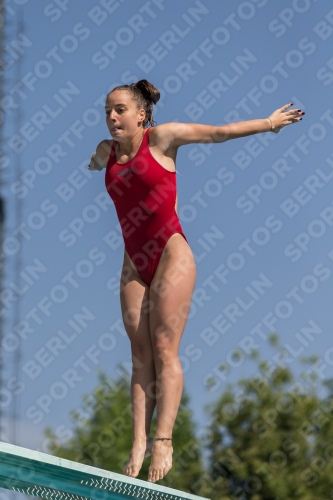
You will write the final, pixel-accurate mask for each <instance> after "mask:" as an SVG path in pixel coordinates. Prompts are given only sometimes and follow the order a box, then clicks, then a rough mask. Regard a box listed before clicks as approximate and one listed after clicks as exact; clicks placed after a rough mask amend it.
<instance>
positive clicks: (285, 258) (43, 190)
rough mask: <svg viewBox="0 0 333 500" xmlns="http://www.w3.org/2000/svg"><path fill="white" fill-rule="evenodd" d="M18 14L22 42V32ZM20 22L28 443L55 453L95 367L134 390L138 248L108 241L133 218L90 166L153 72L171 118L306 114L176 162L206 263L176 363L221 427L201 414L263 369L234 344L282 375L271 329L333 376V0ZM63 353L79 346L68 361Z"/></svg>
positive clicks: (138, 5)
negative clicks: (123, 307)
mask: <svg viewBox="0 0 333 500" xmlns="http://www.w3.org/2000/svg"><path fill="white" fill-rule="evenodd" d="M20 4H23V5H20ZM9 7H10V9H9ZM20 13H22V14H23V16H24V33H23V35H20V34H19V33H17V31H16V29H17V28H16V21H17V20H18V18H19V14H20ZM7 18H8V21H9V25H8V29H7V31H8V39H7V42H6V43H7V49H6V54H7V55H6V61H7V62H6V64H7V69H6V88H5V94H6V95H7V96H8V97H7V100H5V101H3V108H4V109H3V113H4V116H5V127H4V135H5V143H4V147H3V155H4V156H5V158H3V159H2V165H3V178H4V179H5V180H6V185H5V187H4V194H5V196H6V204H7V205H6V206H7V219H6V224H7V236H8V237H10V238H12V237H13V236H15V235H14V234H13V231H14V230H15V229H17V227H18V221H17V219H16V218H15V201H16V200H21V202H22V204H23V221H22V222H23V223H24V224H25V225H24V226H23V228H22V240H23V252H22V270H23V271H24V272H23V274H22V278H21V284H20V290H21V291H20V292H18V290H19V289H18V288H17V286H18V285H17V283H15V277H14V274H13V262H14V257H15V244H16V243H15V241H16V240H14V239H12V240H8V241H7V243H8V247H6V248H7V250H6V251H7V253H9V252H11V253H12V254H13V255H12V256H10V255H7V256H6V262H7V264H6V265H7V267H6V269H7V271H6V276H5V285H6V287H7V288H8V287H9V288H10V289H11V290H13V295H12V299H13V300H16V299H18V297H19V295H21V299H20V300H21V302H20V304H21V319H22V320H25V321H26V322H25V323H21V326H24V327H25V330H24V332H25V333H24V332H23V331H21V337H22V338H21V341H20V342H21V352H22V357H21V363H20V364H21V369H20V374H19V379H20V381H21V383H23V384H24V390H23V391H22V392H21V394H20V396H19V398H20V399H19V401H20V403H19V407H20V415H19V422H18V425H19V429H20V434H19V441H18V443H17V444H21V445H23V446H29V447H31V448H34V449H42V448H43V429H44V428H45V427H46V426H52V427H53V428H54V429H55V428H59V427H61V426H64V428H68V427H71V425H72V424H71V420H70V418H69V412H70V411H71V410H72V409H75V408H77V407H78V406H79V405H80V403H81V398H82V395H83V393H88V392H89V391H91V390H92V389H93V388H94V387H95V385H96V383H97V376H96V370H97V368H98V367H101V368H102V369H103V370H104V371H105V372H106V373H107V374H108V375H109V376H110V377H111V378H117V377H118V376H119V374H118V373H117V366H118V365H123V367H125V369H126V370H128V367H129V363H130V346H129V342H128V340H127V338H126V336H125V335H124V334H123V332H122V329H121V327H120V326H119V325H121V311H120V303H119V295H118V293H117V286H116V287H115V286H114V283H118V282H119V272H120V269H121V265H122V258H123V244H122V242H120V244H119V245H118V246H117V248H112V247H111V246H110V238H108V235H109V233H110V232H111V231H116V232H117V234H118V235H120V232H119V228H118V229H117V224H118V220H117V217H116V212H115V210H114V207H113V205H112V203H111V201H110V200H108V199H107V198H106V196H105V194H106V191H105V186H104V171H103V172H92V173H91V172H89V171H88V170H87V165H88V161H89V158H90V155H91V154H92V153H93V151H94V150H95V148H96V145H97V144H98V143H99V142H100V141H101V140H102V139H105V138H108V137H109V135H108V131H107V128H106V125H105V122H104V114H103V99H104V96H105V94H106V92H107V91H108V90H109V89H111V88H113V87H114V86H115V85H117V84H119V83H121V82H124V83H129V82H131V81H136V80H138V79H141V78H147V79H148V80H150V81H151V82H152V83H153V84H154V85H155V86H156V87H158V88H159V89H160V90H161V94H162V99H161V101H160V103H159V104H158V106H157V107H156V109H155V120H156V121H157V123H163V122H168V121H175V120H177V121H181V122H193V121H195V122H200V123H207V124H214V125H220V124H223V123H226V122H227V121H239V120H247V119H253V118H266V117H267V116H268V115H269V114H271V113H272V112H273V111H274V110H275V109H276V108H278V107H281V106H282V105H284V104H287V103H290V102H293V103H294V104H295V107H301V108H302V109H303V110H305V112H306V114H305V116H304V118H303V121H302V122H301V123H299V124H297V125H293V126H290V127H287V128H286V129H284V130H283V131H282V132H281V133H280V134H279V135H274V134H271V133H270V134H261V135H258V136H252V137H247V138H242V139H238V140H236V141H230V142H227V143H225V144H219V145H218V144H216V145H201V146H200V145H197V144H193V145H190V146H186V147H183V148H181V150H180V151H179V155H178V158H177V171H178V172H179V173H178V174H177V185H178V198H179V202H178V206H179V214H180V220H181V223H182V227H183V230H184V232H185V234H186V236H187V239H188V241H189V243H190V245H191V248H192V250H193V252H194V254H195V256H196V259H197V282H196V289H195V294H194V297H193V304H192V309H191V314H190V319H189V320H188V323H187V325H186V329H185V332H184V335H183V339H182V343H181V349H180V355H181V359H182V363H183V367H184V372H185V387H186V389H187V390H188V392H189V394H190V397H191V407H192V408H193V411H194V418H195V421H196V422H197V424H198V429H201V428H202V427H203V426H204V425H205V423H206V421H207V417H206V414H205V412H204V405H205V404H206V403H208V402H211V401H213V400H214V399H215V398H216V397H217V396H218V395H219V394H220V393H221V391H222V390H223V389H224V388H225V387H226V383H227V382H234V381H236V380H237V379H239V378H242V377H247V376H249V374H250V373H253V372H254V370H255V368H254V366H253V365H252V364H251V363H248V362H245V361H244V360H243V358H241V361H240V362H236V360H235V359H234V358H233V356H232V353H233V352H234V351H235V350H236V349H239V348H241V349H242V350H243V352H246V349H247V348H248V347H249V346H251V345H256V346H258V348H259V349H260V352H261V355H262V357H263V358H264V359H270V360H271V362H272V365H276V364H277V363H278V362H279V359H278V358H275V359H273V357H272V356H273V355H274V352H273V351H272V350H271V348H270V347H269V343H268V335H269V333H270V332H277V333H278V334H279V336H280V339H281V343H282V344H283V345H285V346H286V350H287V351H286V352H287V353H288V356H287V358H286V363H288V366H290V367H291V369H292V370H293V371H294V373H295V374H296V375H297V374H299V373H300V370H301V367H300V365H299V357H300V356H311V355H313V354H316V355H318V356H319V357H320V359H321V361H320V363H319V364H318V365H317V367H313V368H312V369H311V370H314V369H317V370H318V371H319V373H320V374H321V375H322V376H323V377H325V378H326V377H329V376H330V375H331V374H332V367H333V351H332V349H333V344H332V334H331V326H332V306H331V304H332V281H333V253H331V254H330V252H332V249H333V244H332V241H333V240H332V232H333V206H332V203H333V197H332V194H331V192H332V190H331V186H332V185H333V150H332V140H331V137H332V131H333V102H332V88H333V87H332V86H333V60H332V52H331V46H332V40H333V11H332V4H331V2H329V1H321V2H318V1H315V0H308V1H302V2H300V1H291V0H281V1H280V2H272V1H266V0H261V1H254V0H253V1H250V2H242V1H237V2H232V3H231V2H212V1H207V0H202V1H194V0H184V1H183V2H166V1H162V0H152V1H147V2H145V1H143V2H130V1H129V0H127V1H126V0H123V1H112V0H108V1H102V0H101V1H99V2H97V1H96V2H93V1H91V0H87V1H85V2H79V1H75V0H69V1H67V2H66V0H61V1H60V0H57V1H56V0H54V1H53V2H50V3H47V2H42V1H41V0H36V1H34V2H33V1H32V0H30V1H26V2H22V1H20V2H18V1H17V2H16V1H15V0H12V1H11V2H8V13H7ZM22 36H23V37H22ZM10 40H11V41H10ZM13 40H14V41H13ZM15 40H20V43H15ZM20 52H24V54H23V55H22V56H19V54H20ZM17 59H20V61H21V69H20V72H19V71H18V64H17ZM11 63H13V64H11ZM18 112H19V113H20V115H21V118H20V119H21V125H20V131H18V130H17V127H16V125H15V123H17V117H18ZM15 113H16V114H15ZM15 116H16V118H15ZM15 120H16V121H15ZM15 127H16V128H15ZM17 134H18V136H17ZM18 153H21V155H20V158H21V160H20V161H21V166H22V178H21V179H18V178H17V174H16V168H15V167H16V166H17V162H18V158H19V154H18ZM108 201H109V203H107V202H108ZM212 235H213V236H212ZM108 242H109V243H108ZM10 245H12V246H10ZM31 265H34V266H36V268H38V269H39V270H37V271H36V273H37V274H35V275H34V273H33V272H32V271H31V268H27V266H31ZM26 268H27V269H26ZM10 283H12V285H11V286H10ZM15 287H16V288H15ZM15 290H16V291H15ZM3 307H4V309H5V311H4V318H5V325H4V328H5V332H4V333H5V334H11V333H13V334H14V335H13V336H9V337H6V342H7V343H6V344H5V345H4V346H3V353H4V360H5V367H6V371H5V375H6V377H7V381H8V379H9V377H12V376H14V373H13V360H14V356H15V352H16V351H15V346H16V342H17V339H18V338H19V337H18V336H17V335H18V334H17V331H18V330H19V328H18V325H17V324H15V323H14V321H13V311H14V302H13V301H12V300H11V299H10V296H9V292H8V293H7V295H6V294H5V295H3ZM78 313H81V314H85V316H86V326H85V327H81V329H79V327H78V322H77V321H74V322H73V319H74V316H75V314H78ZM306 328H307V330H306ZM304 329H305V330H304ZM59 331H60V333H59ZM311 331H312V333H311ZM251 339H252V340H251ZM251 342H252V343H251ZM57 345H58V346H59V345H61V346H62V347H63V348H61V347H59V349H58V350H55V349H56V346H57ZM52 352H53V353H54V354H52ZM55 353H57V355H55ZM280 362H281V361H280ZM221 363H228V364H229V367H230V370H229V371H228V373H226V374H223V373H222V372H221V371H220V372H218V367H219V366H220V365H221ZM32 367H33V368H32ZM73 368H76V370H77V374H78V378H77V379H76V380H74V379H73V378H71V374H72V375H73V373H74V372H73ZM71 369H72V371H70V370H71ZM213 373H215V375H216V373H219V374H220V377H221V378H220V385H219V386H218V387H216V388H215V389H214V390H212V391H211V392H209V391H208V389H207V388H206V386H205V380H206V378H207V376H209V375H210V374H213ZM6 390H7V392H6V394H5V396H4V398H5V401H7V402H5V403H4V404H3V411H4V413H5V414H7V415H10V412H11V408H12V406H11V404H10V400H11V399H12V398H15V397H18V396H15V394H14V392H15V388H13V387H10V386H9V387H7V388H6ZM6 398H7V399H6ZM8 432H9V437H10V430H8Z"/></svg>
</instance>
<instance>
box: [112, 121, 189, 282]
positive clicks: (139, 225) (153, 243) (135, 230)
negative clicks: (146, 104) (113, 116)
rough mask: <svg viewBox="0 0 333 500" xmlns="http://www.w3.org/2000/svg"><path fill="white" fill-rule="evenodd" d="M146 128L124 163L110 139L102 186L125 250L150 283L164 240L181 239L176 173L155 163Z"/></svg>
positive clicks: (165, 241) (164, 243) (141, 274)
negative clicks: (120, 161) (115, 215)
mask: <svg viewBox="0 0 333 500" xmlns="http://www.w3.org/2000/svg"><path fill="white" fill-rule="evenodd" d="M149 130H150V129H149V128H148V129H146V130H145V134H144V136H143V140H142V143H141V145H140V147H139V150H138V152H137V153H136V155H135V156H134V158H132V159H131V160H129V161H128V162H126V163H118V162H117V161H116V155H115V146H116V141H113V143H112V148H111V152H110V157H109V160H108V163H107V166H106V172H105V185H106V189H107V191H108V193H109V195H110V196H111V198H112V200H113V202H114V205H115V207H116V211H117V215H118V219H119V223H120V227H121V231H122V235H123V238H124V245H125V249H126V251H127V253H128V255H129V256H130V258H131V260H132V262H133V264H134V266H135V267H136V269H137V271H138V273H139V275H140V276H141V278H142V279H143V281H144V282H145V283H146V284H147V285H150V283H151V281H152V279H153V276H154V274H155V271H156V268H157V266H158V263H159V260H160V258H161V255H162V252H163V249H164V247H165V245H166V243H167V241H168V239H169V238H170V237H171V236H172V235H173V234H175V233H180V234H181V235H182V236H183V237H184V238H185V240H186V241H187V239H186V236H185V234H184V233H183V230H182V227H181V224H180V221H179V218H178V215H177V213H176V210H175V203H176V186H177V184H176V173H175V172H170V171H169V170H167V169H166V168H164V167H163V166H162V165H161V164H160V163H158V162H157V161H156V160H155V158H154V157H153V156H152V154H151V152H150V149H149V141H148V137H149Z"/></svg>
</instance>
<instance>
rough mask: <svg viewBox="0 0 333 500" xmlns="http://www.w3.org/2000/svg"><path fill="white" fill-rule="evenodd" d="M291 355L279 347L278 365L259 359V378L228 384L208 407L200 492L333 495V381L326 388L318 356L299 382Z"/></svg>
mask: <svg viewBox="0 0 333 500" xmlns="http://www.w3.org/2000/svg"><path fill="white" fill-rule="evenodd" d="M272 343H274V344H276V336H274V337H272ZM256 354H257V353H256ZM286 356H289V359H290V355H289V354H288V353H286V352H284V351H283V349H279V348H278V353H277V357H276V358H275V359H277V360H279V362H278V363H276V364H274V363H271V362H262V361H257V367H258V372H257V373H256V374H255V375H253V376H251V377H249V378H247V379H244V380H239V381H238V382H237V383H236V384H233V385H228V386H227V387H226V389H225V391H224V392H223V394H222V395H221V396H220V397H219V399H218V400H217V401H216V402H215V403H213V404H212V405H210V406H209V407H208V408H207V409H208V412H209V415H210V420H209V422H210V424H209V432H208V436H209V438H208V445H207V446H208V449H209V453H210V458H209V471H208V473H206V475H205V481H202V483H201V485H200V488H199V489H198V494H203V496H208V497H210V498H211V499H212V500H227V499H228V500H233V499H235V500H236V499H237V500H245V499H246V500H247V499H251V500H290V499H293V500H298V499H299V500H328V499H331V498H333V420H332V417H333V384H332V381H327V382H325V383H323V381H322V379H321V377H322V371H323V366H322V365H323V362H322V360H318V359H316V358H309V359H307V360H303V361H304V362H306V363H310V364H311V365H312V366H311V367H310V368H309V369H308V370H306V371H305V372H303V374H302V375H301V376H300V377H299V378H298V379H297V381H295V380H294V377H293V375H292V373H291V371H290V369H289V367H288V366H287V363H286V364H284V363H283V359H286ZM255 357H257V356H255ZM255 357H254V358H255ZM212 383H214V380H213V381H212ZM324 386H326V391H325V397H322V398H320V397H319V393H320V392H322V393H323V390H324Z"/></svg>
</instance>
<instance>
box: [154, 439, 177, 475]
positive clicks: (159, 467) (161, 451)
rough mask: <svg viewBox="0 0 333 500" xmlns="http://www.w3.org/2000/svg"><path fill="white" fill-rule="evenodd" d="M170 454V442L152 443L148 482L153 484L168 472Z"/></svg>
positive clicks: (170, 463) (170, 461)
mask: <svg viewBox="0 0 333 500" xmlns="http://www.w3.org/2000/svg"><path fill="white" fill-rule="evenodd" d="M172 452H173V447H172V444H171V441H154V444H153V450H152V458H151V462H150V466H149V472H148V481H151V482H152V483H155V482H156V481H158V480H159V479H162V478H163V477H164V476H165V475H166V474H167V473H168V472H169V470H170V469H171V467H172Z"/></svg>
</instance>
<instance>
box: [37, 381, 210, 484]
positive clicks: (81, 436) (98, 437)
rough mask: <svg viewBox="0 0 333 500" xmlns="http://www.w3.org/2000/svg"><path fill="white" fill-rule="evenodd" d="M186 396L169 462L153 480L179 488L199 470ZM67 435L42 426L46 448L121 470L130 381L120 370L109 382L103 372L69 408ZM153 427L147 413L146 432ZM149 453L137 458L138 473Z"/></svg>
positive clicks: (128, 432)
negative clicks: (71, 423)
mask: <svg viewBox="0 0 333 500" xmlns="http://www.w3.org/2000/svg"><path fill="white" fill-rule="evenodd" d="M188 403H189V398H188V396H187V394H186V392H185V391H184V393H183V396H182V400H181V404H180V409H179V412H178V416H177V419H176V422H175V426H174V430H173V448H174V455H173V464H174V465H173V468H172V470H171V471H170V472H169V473H168V474H167V475H166V476H165V478H163V479H162V480H160V481H159V482H158V484H163V485H165V486H169V487H172V488H176V489H178V490H181V491H188V492H194V489H193V485H195V484H196V483H197V482H198V481H199V480H200V478H201V477H202V475H203V469H202V466H201V457H200V450H199V448H198V445H197V442H196V438H195V428H194V424H193V420H192V414H191V411H190V410H189V407H188ZM71 417H72V419H73V421H74V429H73V431H72V432H71V435H68V433H67V435H66V436H62V437H61V436H60V433H59V432H58V433H57V432H54V431H53V430H52V429H50V428H47V429H46V430H45V434H46V436H47V437H48V439H49V445H48V449H49V451H50V453H52V454H54V455H57V456H59V457H62V458H66V459H68V460H74V461H76V462H80V463H84V464H87V465H92V466H95V467H100V468H102V469H106V470H110V471H112V472H118V473H122V470H123V467H124V464H125V463H126V461H127V459H128V456H129V452H130V449H131V443H132V424H131V403H130V384H129V381H128V379H127V377H126V376H124V377H121V378H120V379H119V380H118V381H116V382H114V381H113V380H111V379H110V378H108V377H107V376H106V375H105V374H104V373H103V372H100V373H99V383H98V385H97V387H96V388H95V389H94V391H93V392H92V394H86V395H84V397H83V401H82V405H81V407H80V408H79V409H77V410H76V411H73V412H72V413H71ZM155 428H156V419H155V418H154V419H153V424H152V435H154V431H155ZM149 464H150V457H147V458H146V459H145V460H144V462H143V467H142V469H141V471H140V474H139V476H138V479H143V480H147V477H148V467H149Z"/></svg>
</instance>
